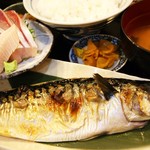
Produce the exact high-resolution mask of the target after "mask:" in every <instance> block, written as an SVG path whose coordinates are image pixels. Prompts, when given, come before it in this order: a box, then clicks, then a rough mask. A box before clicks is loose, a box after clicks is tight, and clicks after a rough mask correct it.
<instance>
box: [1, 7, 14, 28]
mask: <svg viewBox="0 0 150 150" xmlns="http://www.w3.org/2000/svg"><path fill="white" fill-rule="evenodd" d="M11 25H12V23H11V21H10V20H9V18H8V17H7V15H6V14H5V13H4V11H3V10H1V9H0V28H1V29H3V30H6V29H8V28H9V27H10V26H11Z"/></svg>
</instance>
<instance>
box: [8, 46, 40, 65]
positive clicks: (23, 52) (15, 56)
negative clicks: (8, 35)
mask: <svg viewBox="0 0 150 150" xmlns="http://www.w3.org/2000/svg"><path fill="white" fill-rule="evenodd" d="M36 54H37V49H36V48H33V47H30V48H17V49H16V50H15V51H14V52H13V53H12V55H11V56H10V58H9V61H13V60H16V61H17V63H20V62H21V61H22V60H23V59H27V58H30V57H34V56H35V55H36Z"/></svg>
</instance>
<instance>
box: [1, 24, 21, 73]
mask: <svg viewBox="0 0 150 150" xmlns="http://www.w3.org/2000/svg"><path fill="white" fill-rule="evenodd" d="M18 45H19V36H18V33H17V27H16V25H15V24H14V25H12V26H11V27H10V28H8V29H7V30H5V31H4V32H3V33H2V34H0V73H1V72H2V71H3V69H4V61H8V60H9V58H10V56H11V54H12V53H13V52H14V51H15V50H16V48H17V47H18Z"/></svg>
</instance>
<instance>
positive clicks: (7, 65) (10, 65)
mask: <svg viewBox="0 0 150 150" xmlns="http://www.w3.org/2000/svg"><path fill="white" fill-rule="evenodd" d="M17 67H18V64H17V61H16V60H14V61H12V62H4V69H5V73H6V74H10V73H12V72H13V71H15V70H16V69H17Z"/></svg>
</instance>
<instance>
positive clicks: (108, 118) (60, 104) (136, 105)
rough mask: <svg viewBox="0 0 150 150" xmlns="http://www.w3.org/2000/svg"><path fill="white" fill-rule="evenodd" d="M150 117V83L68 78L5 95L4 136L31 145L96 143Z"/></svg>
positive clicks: (0, 115)
mask: <svg viewBox="0 0 150 150" xmlns="http://www.w3.org/2000/svg"><path fill="white" fill-rule="evenodd" d="M149 119H150V82H147V81H131V80H123V79H120V80H119V79H104V78H102V77H101V76H100V75H98V74H95V75H94V78H88V79H80V78H79V79H68V80H67V79H63V80H58V81H50V82H46V83H41V84H37V85H30V86H21V87H19V88H16V89H13V90H11V91H7V92H0V135H3V136H9V137H16V138H21V139H26V140H31V141H41V142H60V141H76V140H84V139H91V138H94V137H96V136H100V135H103V134H114V133H120V132H125V131H129V130H132V129H136V128H141V127H143V126H144V125H146V124H147V122H148V120H149Z"/></svg>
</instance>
